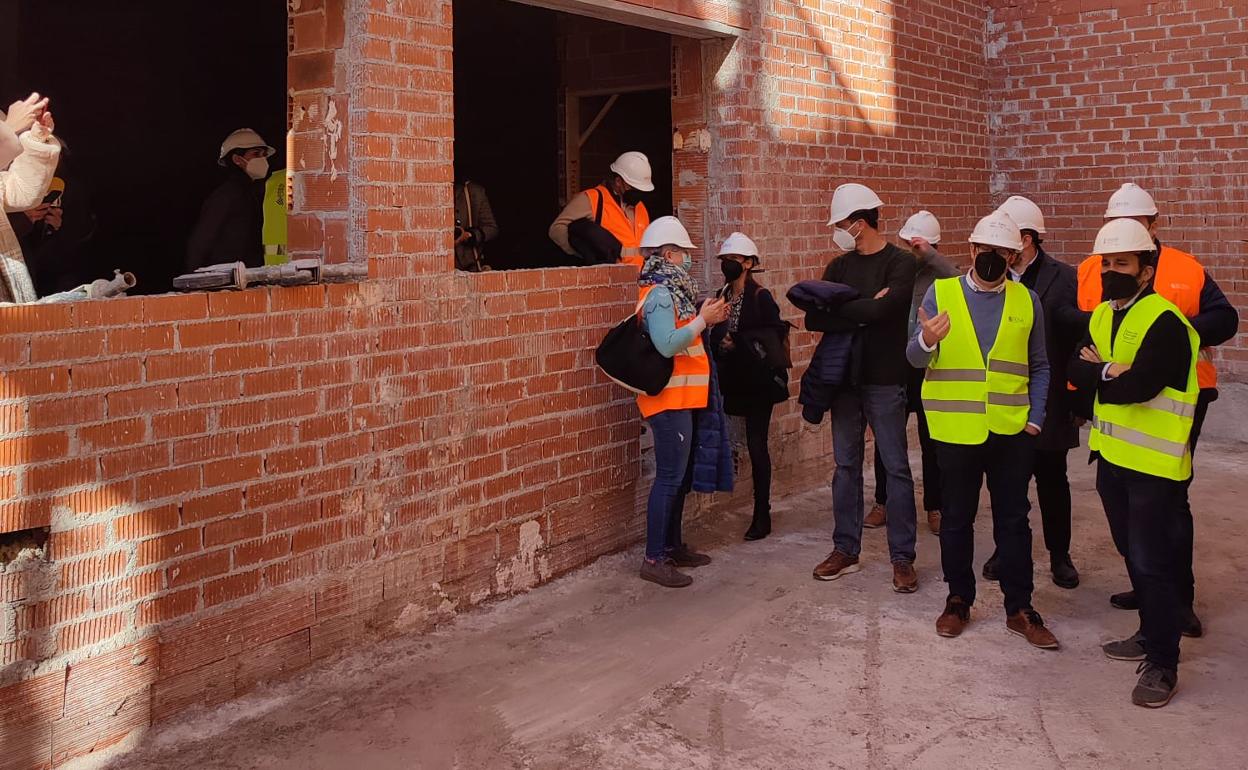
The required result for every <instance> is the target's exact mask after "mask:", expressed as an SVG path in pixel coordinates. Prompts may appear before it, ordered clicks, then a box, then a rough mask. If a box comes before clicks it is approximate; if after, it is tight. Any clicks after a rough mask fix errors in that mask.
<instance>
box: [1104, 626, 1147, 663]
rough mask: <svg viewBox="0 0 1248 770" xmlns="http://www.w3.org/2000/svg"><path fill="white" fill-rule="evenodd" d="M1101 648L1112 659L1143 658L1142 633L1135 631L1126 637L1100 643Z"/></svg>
mask: <svg viewBox="0 0 1248 770" xmlns="http://www.w3.org/2000/svg"><path fill="white" fill-rule="evenodd" d="M1101 650H1102V651H1103V652H1104V653H1105V657H1107V658H1112V659H1113V660H1144V635H1143V634H1141V633H1140V632H1139V631H1136V632H1135V633H1134V634H1132V635H1131V636H1129V637H1127V638H1126V639H1119V640H1118V641H1116V642H1106V643H1105V644H1102V645H1101Z"/></svg>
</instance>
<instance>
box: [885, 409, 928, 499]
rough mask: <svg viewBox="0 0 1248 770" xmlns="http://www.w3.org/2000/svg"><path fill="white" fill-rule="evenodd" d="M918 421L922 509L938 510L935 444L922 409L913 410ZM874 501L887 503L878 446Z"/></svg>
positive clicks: (886, 480)
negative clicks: (921, 464) (921, 457)
mask: <svg viewBox="0 0 1248 770" xmlns="http://www.w3.org/2000/svg"><path fill="white" fill-rule="evenodd" d="M915 415H917V419H918V421H919V449H920V450H921V452H922V454H923V510H925V511H939V510H940V463H939V462H937V461H936V444H935V443H934V442H933V441H932V434H931V432H929V431H928V429H927V415H926V414H924V413H923V410H922V409H919V410H918V411H916V412H915ZM875 502H877V503H879V504H880V505H884V506H887V505H888V473H887V472H886V471H885V470H884V460H883V458H881V457H880V447H879V444H876V447H875Z"/></svg>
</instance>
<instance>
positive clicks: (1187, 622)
mask: <svg viewBox="0 0 1248 770" xmlns="http://www.w3.org/2000/svg"><path fill="white" fill-rule="evenodd" d="M1179 625H1181V626H1182V627H1183V635H1184V636H1187V637H1191V638H1192V639H1199V638H1200V637H1202V636H1204V635H1205V626H1204V625H1203V624H1202V623H1201V622H1200V618H1198V617H1196V610H1194V609H1192V608H1191V607H1184V608H1183V609H1182V610H1179Z"/></svg>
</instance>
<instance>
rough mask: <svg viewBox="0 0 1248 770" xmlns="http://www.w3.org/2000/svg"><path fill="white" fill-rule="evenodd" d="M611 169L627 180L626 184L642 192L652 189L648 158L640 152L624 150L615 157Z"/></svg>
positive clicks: (652, 183) (652, 182)
mask: <svg viewBox="0 0 1248 770" xmlns="http://www.w3.org/2000/svg"><path fill="white" fill-rule="evenodd" d="M611 170H612V171H614V172H615V173H617V174H619V175H620V178H621V179H623V180H624V181H625V182H628V186H629V187H632V188H633V189H635V190H641V191H642V192H650V191H652V190H654V181H653V179H652V178H651V172H650V159H649V158H647V157H646V156H645V155H643V154H642V153H640V152H636V151H631V152H626V153H624V154H623V155H621V156H620V157H618V158H616V159H615V162H614V163H612V164H611Z"/></svg>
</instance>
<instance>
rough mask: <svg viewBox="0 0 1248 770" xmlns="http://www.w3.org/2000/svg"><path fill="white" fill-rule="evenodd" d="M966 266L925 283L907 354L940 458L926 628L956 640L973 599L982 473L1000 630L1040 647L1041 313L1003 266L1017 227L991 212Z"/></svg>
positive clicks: (1047, 637)
mask: <svg viewBox="0 0 1248 770" xmlns="http://www.w3.org/2000/svg"><path fill="white" fill-rule="evenodd" d="M970 242H971V251H972V254H973V255H974V256H973V260H974V267H973V268H972V269H971V270H970V272H968V273H967V274H966V275H964V276H961V277H958V278H942V279H940V280H938V281H936V282H935V283H934V284H932V288H931V289H929V290H928V292H927V296H925V297H924V298H923V305H922V307H920V308H919V314H918V320H919V331H918V333H917V334H916V335H915V336H914V337H913V338H912V339H911V340H910V343H909V345H908V347H907V348H906V356H907V357H908V358H909V359H910V363H911V364H913V365H914V366H916V367H922V368H926V369H927V374H926V376H925V378H924V380H923V409H924V410H925V411H926V413H927V425H928V429H929V430H930V431H931V433H932V439H933V440H934V441H936V453H937V456H938V458H939V461H940V478H941V502H942V503H944V506H945V508H944V510H943V511H942V512H941V513H942V520H941V524H940V563H941V567H942V568H943V570H944V574H945V582H946V583H948V585H949V595H948V598H947V599H946V600H945V609H944V611H943V612H942V613H941V614H940V617H938V618H937V620H936V633H938V634H939V635H941V636H944V637H956V636H959V635H960V634H961V633H962V631H963V630H964V629H965V628H966V626H967V624H968V623H969V622H970V618H971V614H970V613H971V606H972V605H974V603H975V567H974V563H973V562H974V556H975V516H976V513H977V511H978V509H979V495H980V490H981V488H982V487H983V484H984V479H985V476H986V477H987V482H988V492H989V499H990V501H991V503H990V504H991V508H992V535H993V539H994V540H995V541H996V546H997V553H998V554H1000V567H999V571H1000V582H1001V592H1002V593H1003V594H1004V598H1005V615H1006V628H1007V629H1008V630H1009V631H1010V632H1011V633H1013V634H1017V635H1019V636H1022V637H1023V638H1025V639H1026V640H1027V641H1028V642H1029V643H1031V644H1032V645H1033V646H1035V647H1039V648H1041V649H1057V647H1058V642H1057V638H1056V637H1055V636H1053V633H1052V632H1051V631H1049V629H1048V628H1046V627H1045V625H1044V619H1043V618H1041V617H1040V614H1039V613H1038V612H1036V611H1035V609H1033V607H1032V604H1031V598H1032V590H1033V586H1032V559H1031V524H1030V523H1029V522H1028V520H1027V514H1028V513H1029V512H1030V511H1031V503H1030V502H1028V500H1027V491H1028V487H1029V485H1030V483H1031V474H1032V466H1033V463H1034V462H1035V452H1036V437H1037V436H1039V435H1040V427H1041V426H1042V425H1044V409H1045V400H1046V399H1047V397H1048V388H1049V362H1048V358H1047V357H1046V355H1045V349H1044V310H1043V308H1042V307H1041V305H1040V300H1039V299H1038V298H1037V297H1036V294H1035V292H1033V291H1031V290H1030V289H1028V288H1027V287H1025V286H1023V285H1022V284H1020V283H1017V282H1015V281H1009V280H1007V277H1006V272H1007V269H1008V266H1009V262H1010V260H1011V259H1014V258H1015V256H1016V254H1017V252H1019V251H1021V250H1022V248H1023V237H1022V234H1021V233H1020V232H1019V229H1018V225H1017V224H1015V223H1014V220H1012V219H1010V218H1009V217H1008V216H1006V215H1005V214H1003V213H1001V212H999V211H994V212H993V213H992V214H989V215H988V216H986V217H984V218H983V219H981V220H980V221H979V223H978V224H976V225H975V229H974V230H973V231H972V232H971V237H970Z"/></svg>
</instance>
